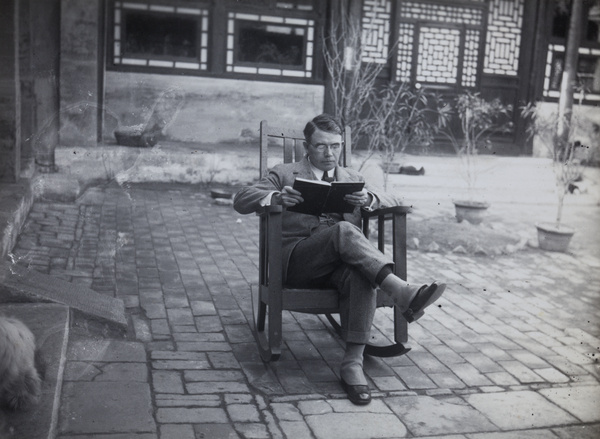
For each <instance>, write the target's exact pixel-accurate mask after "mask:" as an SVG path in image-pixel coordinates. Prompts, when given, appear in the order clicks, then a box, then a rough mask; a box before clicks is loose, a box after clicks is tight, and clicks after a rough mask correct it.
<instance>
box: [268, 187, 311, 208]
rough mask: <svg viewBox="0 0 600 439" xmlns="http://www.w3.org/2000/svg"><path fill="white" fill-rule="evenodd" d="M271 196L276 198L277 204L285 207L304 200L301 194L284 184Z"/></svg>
mask: <svg viewBox="0 0 600 439" xmlns="http://www.w3.org/2000/svg"><path fill="white" fill-rule="evenodd" d="M273 198H276V200H277V204H281V205H282V206H285V207H291V206H295V205H296V204H298V203H302V202H303V201H304V199H303V198H302V194H301V193H300V192H298V191H297V190H296V189H294V188H292V187H291V186H284V187H283V189H282V190H281V192H280V193H279V194H277V195H273Z"/></svg>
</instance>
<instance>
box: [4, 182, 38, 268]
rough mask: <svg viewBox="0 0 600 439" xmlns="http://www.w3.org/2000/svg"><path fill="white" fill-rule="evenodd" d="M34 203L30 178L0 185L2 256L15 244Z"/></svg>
mask: <svg viewBox="0 0 600 439" xmlns="http://www.w3.org/2000/svg"><path fill="white" fill-rule="evenodd" d="M32 204H33V191H32V188H31V181H30V180H29V179H24V180H21V181H20V182H19V183H12V184H6V183H3V184H1V185H0V258H1V259H4V258H5V257H6V255H7V254H8V253H9V252H10V250H11V249H12V248H13V246H14V245H15V242H16V241H17V237H18V236H19V231H20V230H21V226H22V225H23V223H24V222H25V219H26V218H27V215H28V214H29V210H30V209H31V206H32Z"/></svg>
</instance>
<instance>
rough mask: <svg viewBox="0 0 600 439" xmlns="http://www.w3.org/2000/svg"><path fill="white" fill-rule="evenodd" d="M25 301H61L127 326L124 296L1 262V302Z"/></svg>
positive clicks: (91, 315) (115, 323) (113, 322)
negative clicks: (106, 292) (118, 297)
mask: <svg viewBox="0 0 600 439" xmlns="http://www.w3.org/2000/svg"><path fill="white" fill-rule="evenodd" d="M22 301H28V302H55V303H60V304H63V305H66V306H68V307H70V308H73V309H74V310H77V311H79V312H81V313H83V314H84V315H85V316H86V317H87V318H92V319H99V320H101V321H103V322H106V323H109V324H111V325H114V326H115V327H116V328H118V329H121V330H126V329H127V316H126V315H125V305H124V303H123V301H122V300H121V299H117V298H114V297H110V296H106V295H103V294H99V293H97V292H96V291H94V290H92V289H90V288H87V287H85V286H83V285H77V284H74V283H71V282H66V281H64V280H62V279H58V278H56V277H52V276H48V275H47V274H43V273H39V272H37V271H35V270H31V269H27V268H25V267H22V266H20V265H17V264H10V263H7V262H0V302H22Z"/></svg>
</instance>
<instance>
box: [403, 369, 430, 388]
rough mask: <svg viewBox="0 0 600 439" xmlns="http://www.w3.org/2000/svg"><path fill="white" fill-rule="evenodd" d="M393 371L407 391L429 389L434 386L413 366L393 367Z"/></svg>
mask: <svg viewBox="0 0 600 439" xmlns="http://www.w3.org/2000/svg"><path fill="white" fill-rule="evenodd" d="M393 369H394V371H395V372H396V373H397V374H398V376H399V377H400V379H401V380H402V381H404V383H405V384H406V386H407V387H408V388H409V389H431V388H435V387H436V385H435V383H434V382H433V381H431V380H430V379H429V378H428V377H427V375H425V374H424V373H423V372H421V370H419V368H417V367H415V366H406V367H404V366H403V367H394V368H393Z"/></svg>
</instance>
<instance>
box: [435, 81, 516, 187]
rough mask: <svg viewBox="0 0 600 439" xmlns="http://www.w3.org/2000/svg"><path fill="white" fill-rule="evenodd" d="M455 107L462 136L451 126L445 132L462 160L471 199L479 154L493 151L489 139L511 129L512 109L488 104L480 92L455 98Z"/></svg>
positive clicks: (494, 103) (466, 93) (491, 102)
mask: <svg viewBox="0 0 600 439" xmlns="http://www.w3.org/2000/svg"><path fill="white" fill-rule="evenodd" d="M455 108H456V114H457V116H458V119H459V120H460V130H461V137H460V138H457V137H456V135H455V134H454V132H453V131H452V129H451V128H450V127H447V128H446V129H444V130H443V131H442V133H443V134H444V135H445V136H446V137H447V138H448V139H449V140H450V143H451V144H452V146H453V148H454V151H455V152H456V154H457V156H458V157H459V158H460V160H461V173H462V176H463V178H464V179H465V181H466V183H467V188H468V191H469V197H472V195H473V191H474V189H475V188H476V186H477V177H478V174H479V173H480V169H479V164H478V160H477V158H478V154H479V151H480V150H481V149H484V148H485V149H491V146H492V141H491V139H490V137H491V136H492V135H493V134H495V133H500V132H507V131H509V130H510V129H511V127H512V122H511V121H510V120H509V118H510V116H511V114H512V106H510V105H504V104H502V102H500V99H498V98H496V99H493V100H491V101H487V100H485V99H483V98H482V97H481V96H480V95H479V93H472V92H469V91H467V92H464V93H462V94H460V95H459V96H458V97H457V98H456V105H455Z"/></svg>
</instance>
